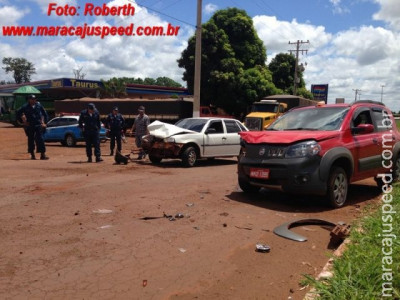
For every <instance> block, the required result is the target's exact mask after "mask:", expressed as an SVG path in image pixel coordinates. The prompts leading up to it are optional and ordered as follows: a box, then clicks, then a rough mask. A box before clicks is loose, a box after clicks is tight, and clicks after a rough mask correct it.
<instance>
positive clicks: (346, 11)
mask: <svg viewBox="0 0 400 300" xmlns="http://www.w3.org/2000/svg"><path fill="white" fill-rule="evenodd" d="M398 1H399V0H307V1H298V0H280V1H271V0H252V1H246V0H211V1H206V0H203V10H202V15H203V17H202V21H203V22H206V21H207V20H208V19H209V18H210V16H211V15H212V14H213V13H214V12H215V11H216V10H218V9H224V8H227V7H238V8H240V9H243V10H245V11H246V12H247V13H248V15H249V16H250V17H252V19H253V22H254V26H255V28H256V30H257V33H258V35H259V37H260V38H261V39H262V40H263V41H264V44H265V46H266V48H267V56H268V61H267V63H269V62H270V60H271V59H272V58H273V57H274V56H275V55H276V54H277V53H282V52H283V53H288V50H294V49H295V46H294V45H289V42H291V43H293V42H296V41H297V40H300V41H304V42H307V41H308V43H304V44H302V47H301V49H302V50H307V53H305V52H304V54H303V55H300V62H301V63H303V64H304V65H306V70H305V73H304V74H305V80H306V84H307V88H308V89H310V88H311V84H329V95H328V102H330V103H333V102H334V101H335V99H336V98H345V99H346V102H351V101H353V100H354V99H355V95H356V92H355V90H358V91H359V92H358V94H357V99H372V100H378V101H380V100H381V98H383V102H384V103H385V104H386V105H387V106H389V107H390V108H391V109H392V110H394V111H396V112H397V111H399V110H400V95H399V87H400V5H399V4H398ZM49 2H50V1H48V0H0V27H1V28H0V58H3V57H24V58H26V59H28V60H29V61H31V62H32V63H34V65H35V67H36V71H37V74H35V75H34V76H33V78H32V79H33V80H41V79H53V78H60V77H72V78H73V77H74V73H73V71H74V70H77V69H82V72H83V73H85V74H86V76H85V79H93V80H97V79H108V78H110V77H114V76H116V77H122V76H127V77H142V78H144V77H153V78H156V77H159V76H167V77H170V78H173V79H174V80H176V81H178V82H181V83H182V84H183V85H185V83H184V82H182V80H181V77H182V72H183V70H182V69H179V68H178V66H177V63H176V60H177V59H178V58H179V57H180V53H181V52H182V50H183V49H185V47H186V45H187V40H188V38H189V37H190V36H191V35H193V34H194V30H195V24H196V5H197V4H196V3H197V1H195V0H165V1H157V0H137V1H134V0H114V1H111V2H107V1H104V2H102V1H95V0H85V1H81V0H58V1H56V0H54V1H52V2H53V3H56V5H55V6H54V7H53V8H54V10H51V12H50V15H49V9H50V6H49ZM278 2H279V3H278ZM103 3H106V4H108V6H115V7H121V8H122V7H124V5H128V4H131V5H132V6H134V7H135V11H134V13H133V15H123V12H121V13H120V15H119V16H90V15H88V14H86V15H84V11H85V7H88V5H89V6H90V5H92V6H100V7H99V8H98V9H99V10H100V9H101V7H102V5H103ZM66 5H68V7H69V8H71V7H73V8H76V12H77V15H75V16H69V15H67V14H69V13H73V11H72V10H68V9H64V8H65V7H66ZM92 12H95V10H92ZM57 13H58V14H57ZM78 14H79V15H78ZM84 24H87V25H89V26H121V27H124V28H126V27H128V26H130V24H134V29H135V30H136V29H137V28H138V27H139V26H142V27H146V26H150V27H154V26H162V27H163V28H165V29H166V28H168V24H169V25H170V26H173V27H174V28H175V29H176V28H178V26H179V31H178V34H177V35H176V36H138V35H137V34H136V35H135V36H127V35H122V36H106V37H104V38H101V37H98V36H96V37H94V36H90V37H88V36H86V37H84V38H80V37H76V36H61V35H59V36H47V37H43V36H42V37H38V36H29V37H27V36H12V37H11V36H5V33H4V26H34V28H35V29H36V28H37V26H47V28H51V26H53V27H55V26H60V27H67V26H75V27H76V26H83V25H84ZM0 80H6V81H8V80H10V81H11V80H12V77H11V74H5V73H4V71H3V70H2V69H1V70H0ZM382 92H383V93H382Z"/></svg>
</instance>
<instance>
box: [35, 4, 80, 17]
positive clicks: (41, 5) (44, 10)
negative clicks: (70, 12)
mask: <svg viewBox="0 0 400 300" xmlns="http://www.w3.org/2000/svg"><path fill="white" fill-rule="evenodd" d="M29 1H31V2H35V3H36V4H37V5H39V7H40V9H41V10H42V12H43V14H45V15H47V12H48V10H49V4H50V3H56V4H57V6H60V7H64V6H65V5H66V4H68V5H70V6H71V5H72V6H77V0H57V1H53V2H51V1H49V0H29Z"/></svg>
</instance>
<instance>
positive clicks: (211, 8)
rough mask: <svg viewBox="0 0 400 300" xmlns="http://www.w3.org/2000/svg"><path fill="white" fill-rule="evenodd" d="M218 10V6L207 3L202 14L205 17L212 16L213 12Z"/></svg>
mask: <svg viewBox="0 0 400 300" xmlns="http://www.w3.org/2000/svg"><path fill="white" fill-rule="evenodd" d="M217 10H218V6H217V5H215V4H212V3H207V4H206V6H205V7H204V13H205V14H206V15H212V14H213V13H214V12H216V11H217Z"/></svg>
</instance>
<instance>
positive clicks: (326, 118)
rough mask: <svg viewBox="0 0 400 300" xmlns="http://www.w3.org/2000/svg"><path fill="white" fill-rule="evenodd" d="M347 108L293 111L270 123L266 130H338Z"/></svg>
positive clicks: (313, 108)
mask: <svg viewBox="0 0 400 300" xmlns="http://www.w3.org/2000/svg"><path fill="white" fill-rule="evenodd" d="M348 111H349V108H348V107H319V108H315V107H312V108H307V109H295V110H292V111H291V112H288V113H287V114H285V115H283V116H282V117H281V118H279V119H278V120H276V121H275V122H274V123H272V124H271V125H270V126H269V127H268V129H267V130H338V129H339V128H340V125H341V124H342V121H343V119H344V117H345V116H346V114H347V112H348Z"/></svg>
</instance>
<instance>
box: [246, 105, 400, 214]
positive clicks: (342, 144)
mask: <svg viewBox="0 0 400 300" xmlns="http://www.w3.org/2000/svg"><path fill="white" fill-rule="evenodd" d="M240 136H241V146H242V155H241V157H240V158H239V163H238V181H239V186H240V188H241V189H242V190H243V191H244V192H247V193H252V192H253V193H254V192H258V191H259V190H260V188H261V187H267V188H275V189H280V190H282V191H285V192H290V193H303V194H314V195H326V196H327V199H328V201H329V203H330V204H331V205H332V206H333V207H341V206H343V205H344V203H345V201H346V198H347V190H348V185H349V183H352V182H355V181H358V180H362V179H366V178H369V177H375V180H376V182H377V183H378V185H379V186H382V185H383V184H387V183H389V181H390V182H391V181H393V180H397V178H398V177H399V173H400V171H399V170H400V155H399V153H400V133H399V131H398V130H397V127H396V123H395V120H394V118H393V115H392V113H391V112H390V110H389V109H388V108H386V107H385V106H384V105H383V104H382V103H380V102H375V101H369V100H366V101H357V102H354V103H352V104H334V105H325V104H323V105H317V106H308V107H301V108H296V109H293V110H291V111H290V112H288V113H286V114H285V115H283V116H282V117H281V118H279V119H278V120H276V121H275V122H274V123H272V124H271V125H270V126H269V127H268V129H267V130H266V131H249V132H241V133H240Z"/></svg>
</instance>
